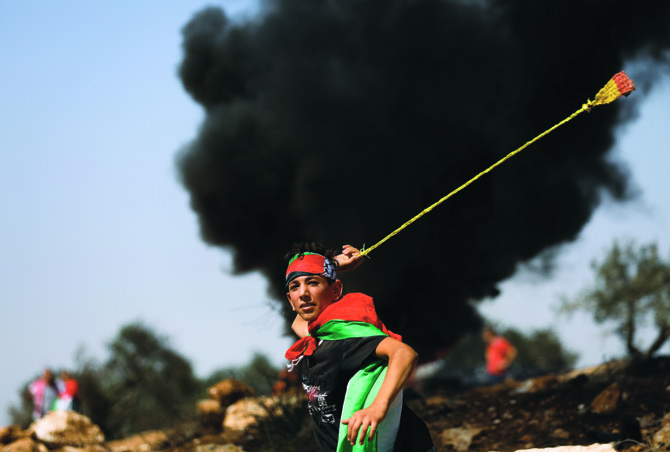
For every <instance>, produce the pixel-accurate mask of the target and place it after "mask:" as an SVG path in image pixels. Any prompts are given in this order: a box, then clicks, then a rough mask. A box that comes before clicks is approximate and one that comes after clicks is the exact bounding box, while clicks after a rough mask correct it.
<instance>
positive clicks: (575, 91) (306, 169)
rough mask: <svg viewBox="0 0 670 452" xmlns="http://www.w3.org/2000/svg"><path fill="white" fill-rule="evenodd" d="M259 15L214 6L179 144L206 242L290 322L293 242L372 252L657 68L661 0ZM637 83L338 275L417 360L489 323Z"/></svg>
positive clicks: (580, 191)
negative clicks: (485, 307) (616, 81)
mask: <svg viewBox="0 0 670 452" xmlns="http://www.w3.org/2000/svg"><path fill="white" fill-rule="evenodd" d="M265 7H266V9H265V12H264V14H263V15H262V16H259V17H258V18H256V20H255V21H253V22H248V23H244V24H238V23H233V22H231V21H230V20H229V19H228V18H227V17H226V14H225V12H224V11H222V10H221V9H219V8H207V9H204V10H202V11H200V12H198V13H197V14H195V16H194V17H193V18H192V19H191V20H190V21H189V22H188V23H187V24H186V25H185V26H184V28H183V38H184V41H183V49H184V57H183V61H182V63H181V66H180V69H179V74H180V77H181V79H182V82H183V85H184V87H185V89H186V91H188V93H190V95H191V96H192V97H193V98H194V99H195V100H196V101H197V102H198V103H200V104H201V105H202V106H203V108H204V109H205V111H206V117H205V120H204V123H203V124H202V127H201V130H200V131H199V133H198V136H197V137H196V138H195V139H194V141H193V142H192V143H190V144H189V145H188V146H187V147H186V148H185V149H184V150H183V151H182V152H181V153H180V155H179V159H178V165H179V170H180V174H181V178H182V181H183V184H184V186H185V187H186V188H187V189H188V191H189V193H190V196H191V206H192V208H193V210H194V211H195V212H196V213H197V215H198V218H199V221H200V227H201V231H202V236H203V238H204V240H205V241H206V242H208V243H210V244H213V245H217V246H220V247H223V248H225V249H227V250H230V251H231V252H232V253H233V256H234V265H235V272H237V273H244V272H250V271H256V270H258V271H261V272H262V274H263V275H265V276H266V277H267V278H268V280H269V281H270V282H271V286H272V295H273V297H274V298H276V299H277V302H278V303H281V306H282V310H283V313H284V314H285V316H286V318H287V319H291V318H292V317H293V313H292V312H291V311H290V309H289V306H288V303H287V302H286V301H285V295H284V290H283V275H284V271H285V266H286V262H285V261H284V260H283V259H282V257H283V255H284V254H285V252H286V251H287V250H288V249H289V248H290V247H291V245H292V244H293V243H294V242H300V241H314V240H320V241H322V242H324V243H325V244H326V245H328V246H329V247H331V248H339V246H340V245H343V244H345V243H349V244H352V245H354V246H359V247H360V246H362V245H363V244H366V245H368V246H370V245H372V244H374V243H376V242H377V241H378V240H380V239H382V238H383V237H385V236H386V235H387V234H388V233H390V232H391V231H393V230H394V229H396V228H397V227H398V226H400V225H401V224H403V223H404V222H405V221H407V220H408V219H410V218H412V217H413V216H414V215H416V214H417V213H418V212H420V211H421V210H422V209H424V208H425V207H427V206H429V205H431V204H432V203H433V202H435V201H436V200H438V199H439V198H441V197H442V196H444V195H445V194H447V193H449V192H450V191H452V190H453V189H454V188H456V187H457V186H459V185H460V184H462V183H463V182H465V181H467V180H468V179H470V178H471V177H472V176H474V175H475V174H477V173H478V172H479V171H481V170H483V169H485V168H487V167H488V166H489V165H491V164H492V163H494V162H496V161H497V160H498V159H500V158H501V157H503V156H504V155H506V154H507V153H509V152H510V151H512V150H514V149H516V148H518V147H519V146H520V145H522V144H523V143H525V142H526V141H528V140H529V139H531V138H532V137H534V136H536V135H537V134H539V133H540V132H542V131H544V130H545V129H547V128H548V127H550V126H552V125H554V124H555V123H557V122H558V121H560V120H562V119H564V118H565V117H567V116H568V115H569V114H571V113H573V112H574V111H576V110H577V109H579V107H580V106H581V104H582V103H583V102H584V101H586V99H588V98H592V97H593V96H594V95H595V93H596V92H597V91H598V90H599V89H600V88H601V87H602V86H603V85H604V84H605V83H606V82H607V81H608V80H609V79H610V78H611V77H612V76H613V75H614V74H615V73H616V72H619V71H620V70H622V69H624V66H625V64H626V63H632V62H635V61H645V65H646V66H645V67H646V72H645V79H644V80H635V81H636V82H637V83H638V85H640V82H645V83H644V84H645V85H646V84H648V83H649V82H651V81H653V80H654V79H655V78H656V77H657V76H658V75H659V74H660V72H661V71H662V70H664V69H667V65H665V64H666V63H667V55H668V48H670V2H668V1H644V0H642V1H639V2H635V3H634V2H631V1H630V0H628V1H621V0H612V1H608V2H602V1H596V0H563V1H537V0H509V1H503V0H497V1H496V0H491V1H487V0H481V1H474V0H473V1H464V0H460V1H459V0H449V1H447V0H339V1H336V0H309V1H296V0H274V1H270V2H267V4H266V5H265ZM643 91H644V90H638V92H637V93H636V94H634V95H633V96H631V97H630V98H628V99H626V100H619V101H617V102H615V103H614V104H611V105H608V106H605V107H597V109H596V110H594V111H593V112H592V113H591V114H589V115H586V114H584V115H582V116H580V117H579V119H578V120H575V121H573V122H571V123H570V124H569V125H566V126H565V127H563V128H561V129H559V130H557V131H556V132H554V133H553V134H551V135H549V136H548V137H546V138H544V139H543V140H541V141H540V142H538V143H537V144H535V145H533V146H532V147H530V148H529V149H527V150H526V151H524V152H523V153H522V154H520V155H519V156H517V157H515V158H514V159H512V160H510V161H509V162H507V163H505V164H504V165H503V166H501V167H499V168H498V169H496V170H495V171H493V172H492V173H490V174H489V175H487V176H485V177H483V178H482V179H480V180H478V181H477V182H476V183H474V184H473V185H471V186H470V187H468V188H467V189H466V190H464V191H463V192H461V193H459V194H458V195H456V196H454V197H453V198H451V199H450V200H449V201H447V202H446V203H444V204H442V205H441V206H440V207H439V208H437V209H435V210H434V211H433V212H431V213H430V214H429V215H427V216H425V217H423V218H421V219H420V220H419V221H417V222H416V223H414V224H413V225H411V226H410V227H409V228H408V229H406V230H405V231H403V232H401V233H400V234H399V235H397V236H396V237H394V238H392V239H391V240H389V241H388V242H387V243H385V244H384V245H382V246H380V247H379V248H378V249H377V250H375V251H374V252H372V253H371V254H370V257H371V260H370V261H369V262H367V263H366V264H365V265H364V266H362V267H361V268H360V269H358V270H357V271H356V272H353V273H351V274H348V275H344V279H343V280H344V282H345V288H346V289H347V290H348V291H363V292H366V293H368V294H370V295H372V296H373V297H374V298H375V301H376V305H377V309H378V311H379V313H380V315H381V317H382V319H383V320H384V321H385V323H386V324H387V326H388V327H389V328H390V329H392V330H395V331H398V332H400V333H401V334H403V335H404V336H405V338H406V340H407V341H408V342H409V343H410V344H411V345H413V346H414V347H415V348H416V349H417V350H418V351H419V352H420V353H422V354H423V355H424V356H431V355H432V353H433V352H435V351H437V350H440V349H442V348H443V347H445V346H449V345H450V344H452V343H453V342H454V341H455V339H457V338H458V337H460V335H461V334H462V333H463V332H464V331H467V330H471V329H473V328H476V327H478V326H479V324H480V322H481V319H480V317H479V315H478V313H477V309H476V305H474V304H473V302H475V301H477V300H481V299H483V298H486V297H490V296H495V295H496V294H497V293H498V292H499V291H498V289H497V285H498V284H499V283H500V282H501V281H503V280H505V279H507V278H509V277H510V276H512V275H513V274H514V272H515V271H516V270H517V268H518V266H519V264H521V263H524V262H528V261H530V260H532V259H534V258H538V257H542V256H546V255H548V254H547V253H548V252H550V251H551V250H555V249H556V247H557V246H558V245H561V244H565V243H567V242H570V241H572V240H574V239H575V238H576V237H577V235H578V233H579V232H580V230H581V229H582V227H583V226H584V225H585V224H586V223H587V222H588V221H589V219H590V218H591V215H592V214H593V212H594V210H595V209H596V208H597V207H598V205H599V203H600V202H601V199H602V196H603V194H604V193H608V194H609V195H611V196H612V197H613V198H614V199H618V200H625V199H627V198H628V196H629V194H630V190H629V181H628V178H627V175H626V174H627V173H626V170H625V168H623V167H621V166H620V165H617V164H615V163H613V162H612V160H611V158H610V157H609V155H608V152H609V150H610V149H611V147H612V145H613V143H614V132H615V126H616V125H617V124H620V123H621V122H623V121H625V120H626V118H627V117H628V118H629V117H630V116H631V115H628V116H625V115H622V111H621V109H622V106H623V105H624V104H625V103H627V105H628V106H630V105H633V104H632V103H631V102H633V103H634V102H635V99H634V98H635V97H636V96H637V98H640V97H641V96H642V93H641V92H643Z"/></svg>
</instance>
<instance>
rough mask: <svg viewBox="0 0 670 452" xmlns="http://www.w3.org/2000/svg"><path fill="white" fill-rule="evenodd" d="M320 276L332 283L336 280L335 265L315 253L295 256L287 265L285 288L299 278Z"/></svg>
mask: <svg viewBox="0 0 670 452" xmlns="http://www.w3.org/2000/svg"><path fill="white" fill-rule="evenodd" d="M306 275H321V276H323V277H324V278H326V279H328V280H331V281H334V280H335V279H337V273H336V272H335V264H334V263H333V261H332V260H330V259H328V258H327V257H325V256H322V255H320V254H316V253H301V254H296V255H295V256H293V258H292V259H291V260H290V261H289V263H288V268H287V269H286V286H287V287H288V284H289V283H290V282H291V281H293V280H294V279H295V278H297V277H299V276H306Z"/></svg>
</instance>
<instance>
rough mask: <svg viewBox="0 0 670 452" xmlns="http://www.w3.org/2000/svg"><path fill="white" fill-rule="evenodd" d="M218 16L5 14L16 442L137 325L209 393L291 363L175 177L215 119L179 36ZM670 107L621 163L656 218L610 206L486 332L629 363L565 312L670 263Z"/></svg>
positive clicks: (265, 303) (8, 295)
mask: <svg viewBox="0 0 670 452" xmlns="http://www.w3.org/2000/svg"><path fill="white" fill-rule="evenodd" d="M208 4H210V3H209V2H201V1H181V2H173V3H172V4H168V3H165V2H158V1H147V2H133V3H131V2H123V1H122V2H111V3H110V2H107V3H99V2H84V1H74V0H70V1H62V2H58V4H56V3H54V2H44V1H42V2H38V1H30V0H26V1H21V2H0V55H2V70H0V95H1V99H2V102H0V157H1V161H2V164H1V165H0V206H1V208H2V221H1V222H0V303H1V304H2V322H1V323H0V344H1V347H2V349H1V352H2V359H3V363H4V364H3V370H4V371H3V372H2V374H0V388H1V389H0V425H4V424H6V423H8V422H9V417H8V416H7V415H6V410H7V407H8V406H9V404H10V403H13V404H16V403H18V401H19V399H18V394H17V393H18V390H19V388H20V387H21V385H22V384H23V383H25V382H26V381H27V380H28V379H29V378H32V377H33V376H35V375H36V374H38V373H39V372H40V371H41V369H43V368H44V367H45V366H52V367H56V368H61V367H72V366H73V365H74V357H75V354H76V352H77V350H78V349H80V348H81V347H84V349H85V350H86V353H87V354H88V355H89V356H92V357H95V358H97V359H99V360H101V361H102V360H104V359H105V357H106V350H105V344H106V343H107V342H108V341H109V340H111V339H112V338H113V337H114V336H115V335H116V334H117V333H118V331H119V329H120V327H121V326H122V325H124V324H127V323H129V322H133V321H137V320H141V321H144V322H145V323H146V324H147V325H149V326H151V327H153V328H154V329H155V330H156V331H157V332H159V333H161V334H164V335H167V336H169V338H170V340H171V344H172V345H173V347H174V348H175V349H176V350H177V351H179V352H180V353H182V354H183V355H184V356H186V357H187V358H189V359H191V360H192V362H193V364H194V366H195V370H196V372H197V373H198V374H199V375H201V376H205V375H207V374H208V373H209V372H211V371H213V370H214V369H216V368H219V367H224V366H230V365H237V364H242V363H245V362H246V361H247V360H248V359H249V357H250V355H251V354H252V353H253V351H261V352H263V353H265V354H267V355H268V356H269V357H271V359H272V360H273V361H275V362H276V363H277V364H279V363H281V362H283V360H282V357H283V352H284V350H285V348H286V347H287V346H288V345H289V344H290V342H291V341H290V339H289V338H285V337H282V336H281V331H282V321H281V319H280V317H279V315H277V314H276V313H275V311H274V309H273V307H272V306H273V305H272V303H271V302H270V301H269V299H268V297H267V294H266V288H267V286H266V282H265V281H264V280H263V279H262V278H261V277H259V276H258V275H247V276H241V277H240V276H236V277H233V276H231V275H230V274H229V273H228V269H229V268H230V259H229V256H228V254H227V253H226V252H225V251H224V250H220V249H216V248H212V247H209V246H207V245H205V244H204V243H203V242H202V241H201V240H200V238H199V232H198V225H197V219H196V217H195V215H194V214H193V212H192V211H191V210H190V208H189V206H188V196H187V193H186V191H185V190H184V189H183V188H182V187H181V185H180V184H179V182H178V178H177V176H176V170H175V165H174V159H175V155H176V153H177V152H178V150H179V149H180V147H181V146H183V145H184V144H185V143H187V142H188V141H189V140H191V139H192V138H194V137H195V134H196V132H197V129H198V126H199V124H200V122H201V120H202V118H203V115H202V112H201V110H200V108H199V107H198V106H197V105H196V104H195V103H194V102H193V101H192V100H191V99H190V97H189V96H188V95H187V94H186V93H185V92H184V90H183V88H182V86H181V84H180V82H179V80H178V77H177V67H178V64H179V62H180V59H181V48H180V45H181V35H180V29H181V27H182V26H183V25H184V24H185V23H186V22H187V21H188V20H189V19H190V17H191V16H192V15H193V13H195V12H196V11H198V10H200V9H201V8H203V7H204V6H206V5H208ZM219 5H221V6H223V8H224V9H226V10H227V11H228V12H229V13H232V14H235V15H238V16H240V15H242V14H244V13H245V12H253V10H254V3H253V2H249V1H223V2H221V3H219ZM622 69H626V70H629V68H622ZM635 70H636V69H635V68H630V70H629V74H630V75H631V76H632V77H633V78H634V75H635V72H634V71H635ZM637 70H643V68H642V67H640V68H637ZM605 82H606V80H603V84H604V83H605ZM594 94H595V93H594ZM633 95H635V94H633ZM582 101H583V100H582V99H579V100H578V101H577V103H576V104H575V108H578V107H579V104H580V103H581V102H582ZM625 101H627V99H624V100H621V101H619V102H625ZM667 105H670V83H669V82H668V80H667V79H666V80H665V81H664V82H663V83H659V84H658V85H657V86H655V87H653V89H652V92H651V93H650V95H649V96H648V97H647V98H646V99H645V101H644V102H643V103H642V109H641V111H640V116H639V118H638V119H637V120H636V121H635V122H634V123H632V124H631V125H630V126H628V127H626V128H623V129H621V130H620V133H619V141H618V143H617V145H616V150H615V152H614V156H615V158H617V159H620V160H621V161H623V162H625V163H626V164H627V165H628V166H629V167H630V170H631V173H632V176H633V178H634V179H635V181H636V183H637V185H638V187H639V189H640V192H641V197H640V199H639V201H638V202H635V203H629V204H627V205H612V204H610V203H607V202H606V203H605V204H604V205H603V206H602V207H601V208H600V209H599V210H598V211H597V213H596V215H595V217H594V218H593V220H592V222H591V223H590V224H589V225H588V226H587V227H586V228H585V230H584V231H583V233H582V235H581V236H580V238H579V240H578V241H577V242H576V243H574V244H571V245H569V246H566V247H565V249H564V252H563V253H562V254H561V256H560V258H559V260H558V264H559V268H558V271H557V273H556V275H555V278H553V279H552V280H550V281H535V280H533V279H532V278H530V277H528V276H526V275H524V274H520V275H519V276H517V277H516V278H515V279H514V280H512V281H509V282H506V283H505V284H503V286H502V289H503V295H502V296H501V297H500V298H499V299H497V300H496V301H492V302H485V303H484V304H483V312H484V313H485V314H486V315H488V316H490V317H491V318H493V319H495V320H498V321H500V322H501V323H502V324H505V325H509V326H516V327H519V328H521V329H523V330H529V329H531V328H544V327H549V326H553V327H555V328H556V329H557V330H558V331H559V334H560V336H561V339H562V340H564V342H565V345H566V346H567V347H569V348H572V349H574V350H575V351H577V352H579V353H580V354H581V355H582V359H581V360H580V364H584V365H585V364H593V363H596V362H598V361H600V360H601V358H607V357H611V356H614V355H616V354H618V353H620V352H621V347H620V345H619V343H618V342H617V340H616V338H614V337H613V336H612V335H611V334H609V335H608V334H607V333H606V332H605V333H603V330H602V329H601V328H598V327H596V326H594V325H593V324H592V323H591V322H590V320H589V319H588V318H586V317H579V316H578V317H575V318H573V319H572V320H568V319H558V320H556V318H555V316H554V314H553V311H552V306H554V305H556V303H557V300H558V296H559V295H560V294H574V293H576V292H577V290H578V289H579V288H581V287H582V286H584V285H586V284H588V283H589V281H591V280H592V276H591V273H590V270H589V266H588V264H589V262H590V260H591V259H593V258H594V257H597V256H599V255H601V253H602V252H603V250H604V249H605V248H606V247H607V246H609V245H610V243H611V241H612V239H613V238H615V237H626V236H627V237H635V238H638V239H639V240H641V241H650V240H654V241H657V242H658V243H659V244H660V245H661V249H662V251H663V254H664V255H665V256H667V255H668V252H670V232H668V231H670V228H669V227H668V226H669V224H668V222H670V213H669V206H668V202H667V200H668V199H669V198H670V193H669V191H670V189H669V184H668V183H667V181H666V178H667V173H668V170H667V169H668V167H669V166H670V155H669V154H668V152H667V146H668V145H667V143H668V142H670V131H669V130H668V127H667V124H670V115H669V114H668V107H667ZM599 108H606V107H599ZM564 113H565V114H566V115H567V114H569V113H571V112H564ZM560 114H562V113H561V112H557V115H560ZM592 114H597V110H594V112H593V113H592ZM558 119H561V118H558ZM579 120H588V118H580V119H579ZM548 126H549V125H548ZM567 127H569V126H567ZM529 138H532V137H529ZM545 139H550V138H545ZM520 144H521V143H520ZM520 158H523V157H522V156H521V157H520ZM423 207H424V206H417V208H423ZM391 226H393V225H391Z"/></svg>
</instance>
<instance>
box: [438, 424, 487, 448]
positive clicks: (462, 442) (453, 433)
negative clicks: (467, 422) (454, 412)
mask: <svg viewBox="0 0 670 452" xmlns="http://www.w3.org/2000/svg"><path fill="white" fill-rule="evenodd" d="M482 430H483V429H481V428H477V427H472V428H468V427H456V428H449V429H447V430H445V431H443V432H442V438H441V439H442V444H443V445H444V446H451V447H453V448H454V450H456V451H457V452H465V451H466V450H468V449H470V444H472V438H474V437H475V436H477V435H479V434H480V433H481V432H482Z"/></svg>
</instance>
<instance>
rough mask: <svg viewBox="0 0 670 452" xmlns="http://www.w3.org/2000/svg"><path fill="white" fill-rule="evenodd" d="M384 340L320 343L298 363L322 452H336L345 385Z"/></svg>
mask: <svg viewBox="0 0 670 452" xmlns="http://www.w3.org/2000/svg"><path fill="white" fill-rule="evenodd" d="M384 339H386V336H372V337H356V338H350V339H343V340H338V341H322V342H321V343H320V344H319V346H318V347H317V348H316V350H315V351H314V353H313V354H312V355H311V356H305V357H304V358H303V359H302V360H301V361H300V366H299V370H298V371H299V372H300V379H301V382H302V385H303V388H304V389H305V392H306V393H307V406H308V408H309V414H310V416H312V421H313V424H314V434H315V436H316V439H317V442H318V443H319V447H320V448H321V450H323V451H335V450H336V449H337V439H338V434H339V429H340V421H341V418H342V405H343V404H344V396H345V394H346V392H347V384H348V383H349V380H350V379H351V377H353V376H354V375H355V374H356V372H358V371H359V370H360V369H361V368H362V367H363V366H364V365H365V364H367V363H368V362H369V360H371V359H378V358H376V357H375V350H376V349H377V346H378V345H379V343H380V342H381V341H383V340H384Z"/></svg>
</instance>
